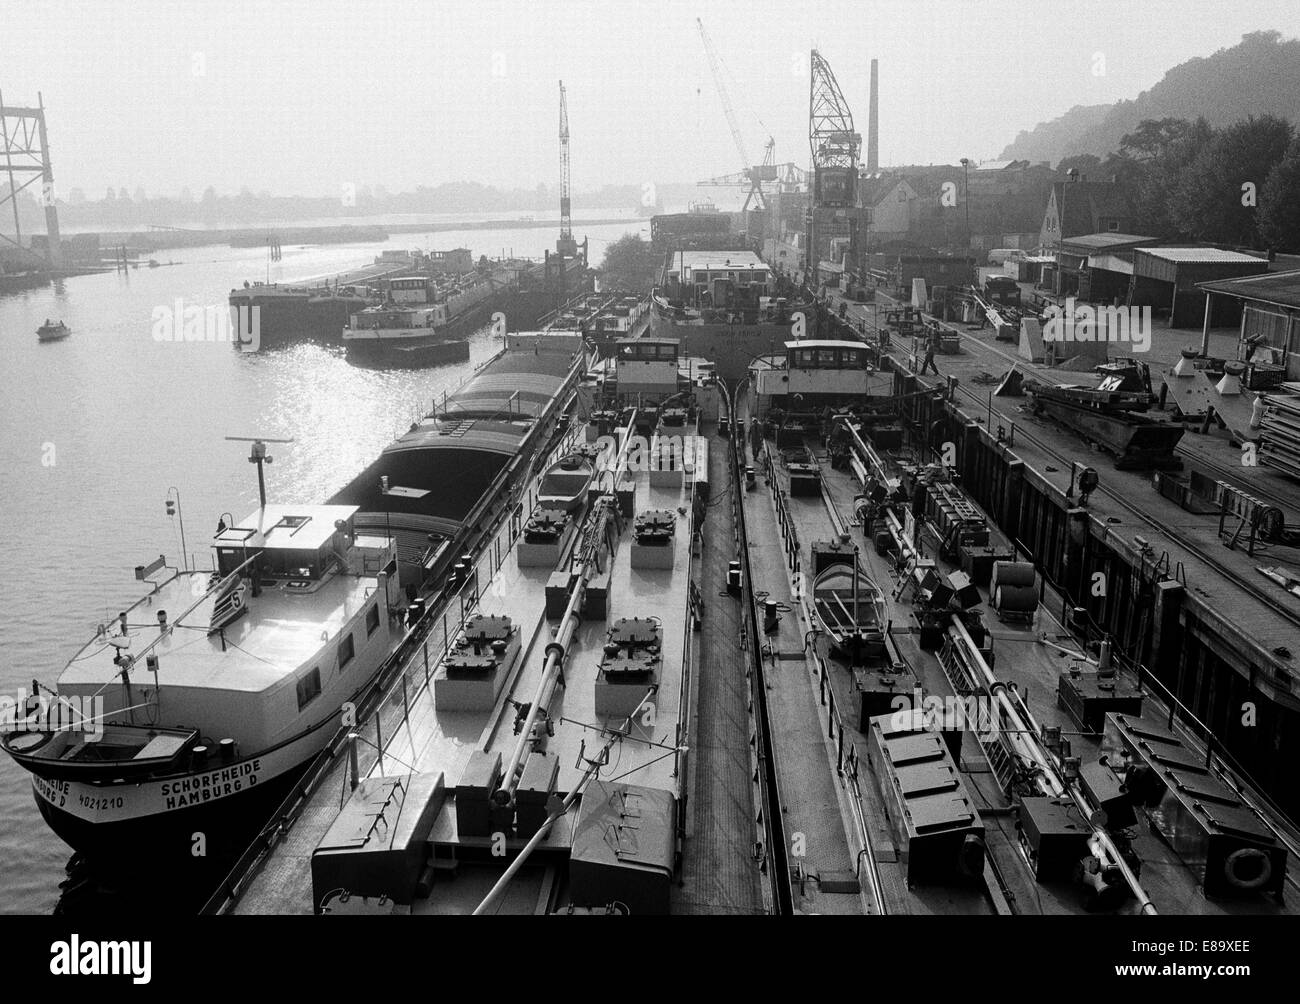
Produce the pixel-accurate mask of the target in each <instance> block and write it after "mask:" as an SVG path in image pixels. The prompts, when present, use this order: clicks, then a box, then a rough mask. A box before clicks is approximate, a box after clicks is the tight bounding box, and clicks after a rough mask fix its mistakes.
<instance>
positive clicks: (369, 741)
mask: <svg viewBox="0 0 1300 1004" xmlns="http://www.w3.org/2000/svg"><path fill="white" fill-rule="evenodd" d="M577 435H578V432H577V430H576V429H571V430H570V431H569V432H568V433H567V434H566V435H565V436H564V438H563V439H562V441H561V442H560V443H559V444H558V445H557V446H556V447H555V448H554V449H553V450H552V451H551V452H550V453H549V454H547V456H546V458H545V460H544V462H543V463H537V462H536V459H534V463H533V464H532V466H531V467H530V469H529V472H528V475H527V477H526V478H525V479H524V481H523V482H522V483H523V484H525V485H528V486H529V487H528V490H527V492H525V493H521V496H520V499H519V501H517V502H515V503H514V504H507V505H503V506H501V507H500V508H499V510H498V513H497V516H496V518H495V521H494V523H493V525H492V526H490V527H489V529H488V532H487V536H488V537H490V543H489V544H488V545H487V546H486V547H484V548H483V549H482V551H481V552H480V554H479V556H478V559H477V560H476V562H475V565H474V568H473V570H472V571H471V573H470V574H469V575H467V576H466V579H465V581H464V582H462V583H461V584H460V586H459V587H458V588H457V589H456V590H455V591H454V592H450V593H444V594H443V596H442V598H441V599H440V601H439V602H438V603H437V604H435V605H434V606H432V607H430V608H429V609H428V610H427V611H426V612H425V614H424V616H422V617H421V618H420V620H419V621H417V622H416V623H415V624H414V625H413V626H411V627H410V629H409V630H408V631H407V632H406V634H405V635H404V636H403V638H402V640H401V642H400V643H399V644H398V646H397V648H396V650H395V651H394V652H393V653H392V654H391V655H390V656H389V657H388V658H387V659H386V660H385V661H384V662H383V664H382V665H381V667H380V669H379V670H378V672H377V673H376V675H375V677H374V679H373V680H372V681H371V683H370V684H369V685H368V686H367V687H366V688H365V689H364V690H363V691H362V693H361V695H360V696H359V697H358V698H357V699H356V701H355V702H353V703H354V705H355V711H354V714H353V716H352V719H353V721H352V723H351V724H346V723H345V724H344V725H342V726H340V728H339V729H338V731H337V732H335V734H334V735H333V737H332V738H331V739H330V741H329V742H328V743H327V744H326V746H325V748H324V749H323V750H322V751H321V752H320V753H318V754H317V755H316V757H315V759H313V760H312V762H311V763H310V764H309V765H308V768H307V770H306V772H305V773H304V774H303V776H302V778H301V779H300V780H299V781H298V783H297V784H295V785H294V787H293V790H292V791H290V793H289V794H288V795H287V796H286V797H285V799H284V800H283V801H282V802H281V803H280V805H279V807H278V808H277V809H276V811H275V812H274V813H273V814H272V815H271V817H270V821H269V822H268V823H267V824H266V826H264V827H263V828H262V830H261V832H260V833H259V834H258V835H257V836H256V837H255V838H254V840H253V841H252V843H251V844H250V845H249V846H248V848H247V849H246V850H245V851H244V853H243V854H242V855H240V857H239V859H238V860H237V861H236V862H235V864H234V866H233V867H232V868H231V869H230V871H229V872H228V873H227V875H226V878H225V879H224V880H223V881H222V882H221V884H220V885H219V886H218V887H217V889H216V890H215V891H214V892H213V893H212V895H211V896H210V897H209V898H208V901H207V902H206V903H205V904H204V905H203V907H202V908H201V910H200V913H202V914H220V913H225V912H227V911H228V910H229V909H230V908H231V907H232V906H234V904H235V903H236V902H237V901H238V899H239V897H240V896H241V895H242V894H243V892H244V891H245V890H246V888H247V887H248V884H249V882H250V881H251V880H252V879H253V878H254V877H255V876H256V875H257V873H258V871H259V869H260V867H261V865H262V864H263V863H264V862H265V860H266V859H267V857H268V856H269V855H270V853H271V851H272V850H274V848H275V847H276V845H277V844H278V843H279V842H280V840H281V839H282V838H283V837H284V836H286V835H287V834H288V832H289V830H291V829H292V827H293V825H294V823H295V822H296V821H297V819H298V818H299V816H300V815H301V813H302V811H303V810H304V809H305V808H306V807H307V805H308V803H309V802H310V801H311V799H312V798H313V796H315V794H316V793H317V791H319V790H320V789H321V788H322V787H323V786H324V784H325V783H326V782H328V781H330V780H331V778H333V777H334V776H335V772H336V771H339V772H341V773H340V774H339V776H338V780H339V784H340V794H339V807H340V808H341V807H342V805H343V803H344V802H345V801H346V800H347V798H348V796H349V794H350V790H351V789H350V786H349V785H348V784H347V780H348V772H350V770H351V766H350V763H349V757H348V756H345V755H344V754H346V753H347V752H348V751H349V750H351V749H355V750H356V752H357V761H356V762H357V777H362V776H365V775H367V774H369V773H370V772H371V771H372V770H373V769H374V768H375V767H376V766H379V768H380V769H381V770H382V769H383V760H384V756H385V752H384V751H385V743H386V741H387V740H390V739H392V737H394V736H395V735H397V734H398V731H399V729H400V728H401V726H402V725H404V724H406V723H407V722H408V721H409V717H410V711H411V706H412V703H413V702H414V701H415V700H416V699H417V698H418V697H420V696H421V694H422V693H424V692H425V691H427V690H428V689H429V687H430V686H431V680H432V679H433V672H434V670H435V669H436V668H437V666H438V664H439V663H440V662H441V661H442V660H443V659H445V658H446V656H447V654H448V653H449V651H450V649H451V646H452V644H453V643H454V641H455V639H456V638H457V636H458V635H459V634H460V633H461V631H462V630H463V629H464V627H465V624H466V622H467V621H468V620H469V618H470V617H472V616H473V613H474V611H475V609H476V608H477V606H478V601H479V598H480V596H481V595H482V592H481V586H486V585H487V584H488V583H490V582H491V581H492V578H493V576H494V575H495V574H496V573H497V572H498V571H499V570H500V568H501V565H502V563H503V562H504V561H505V560H507V559H508V557H509V554H510V549H511V547H512V546H513V545H514V543H515V541H516V540H517V539H518V537H519V535H520V533H521V532H522V528H523V520H522V518H521V516H520V513H521V511H531V509H532V507H533V505H534V504H535V502H536V484H535V482H536V475H537V474H538V473H539V472H540V471H544V470H546V469H547V468H549V467H550V466H551V464H553V463H555V462H556V461H558V460H559V459H560V457H562V456H564V455H565V454H566V453H567V452H569V451H571V450H572V449H573V446H574V442H575V441H576V438H577ZM525 504H526V505H527V509H526V510H525V509H524V505H525ZM401 766H403V767H405V768H407V769H411V768H410V765H408V764H401Z"/></svg>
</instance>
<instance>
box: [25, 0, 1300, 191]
mask: <svg viewBox="0 0 1300 1004" xmlns="http://www.w3.org/2000/svg"><path fill="white" fill-rule="evenodd" d="M697 16H699V17H702V18H703V19H704V23H705V27H706V29H707V30H708V32H709V34H710V35H711V37H712V39H713V42H714V45H715V47H716V48H717V50H718V51H719V53H720V55H721V56H722V59H723V60H724V63H725V73H726V79H727V84H728V89H729V91H730V94H731V100H732V103H733V105H734V107H735V110H736V114H737V116H738V119H739V122H740V126H741V130H742V132H743V134H744V139H745V142H746V146H747V147H748V151H749V154H750V156H751V158H752V159H753V160H755V161H757V160H758V159H760V157H761V154H762V148H763V144H764V142H765V140H766V137H767V135H768V134H769V133H770V134H771V135H772V136H774V137H775V139H776V144H777V146H776V153H777V160H778V161H786V160H793V161H795V162H797V163H799V164H806V162H807V160H808V144H807V121H806V119H807V103H808V70H807V54H808V50H809V48H811V47H812V46H814V45H815V46H816V47H817V48H819V49H820V50H821V51H822V53H823V55H825V56H826V58H827V59H828V60H829V61H830V64H831V66H832V67H833V68H834V70H835V73H836V76H837V77H838V79H839V81H840V85H841V87H842V88H843V89H844V92H845V95H846V97H847V99H848V101H849V104H850V106H851V108H852V109H853V112H854V116H855V118H856V120H857V124H858V127H859V129H860V130H861V131H862V132H863V133H865V131H866V120H867V92H868V68H869V63H870V60H871V58H872V57H876V58H879V59H880V76H881V96H880V142H881V159H882V162H883V163H885V164H891V163H941V162H954V161H956V160H957V159H958V158H960V157H963V156H969V157H973V158H976V159H981V160H982V159H987V158H991V157H994V156H996V155H997V153H998V152H1000V150H1001V149H1002V148H1003V147H1004V146H1005V145H1006V144H1007V143H1009V142H1011V140H1012V139H1014V138H1015V135H1016V133H1017V132H1019V131H1020V130H1021V129H1029V128H1032V127H1033V126H1034V125H1035V124H1037V123H1038V122H1040V121H1044V120H1047V119H1050V118H1053V117H1055V116H1057V115H1059V114H1061V113H1062V112H1064V111H1066V110H1068V109H1069V108H1071V107H1072V106H1074V105H1076V104H1096V103H1103V102H1113V101H1116V100H1119V99H1122V98H1132V97H1136V96H1137V94H1138V93H1139V92H1140V91H1142V90H1144V89H1145V88H1148V87H1150V86H1151V85H1152V84H1154V83H1156V82H1157V81H1158V80H1159V79H1160V77H1161V76H1162V75H1163V74H1164V72H1165V71H1166V70H1167V69H1169V68H1170V67H1172V66H1174V65H1176V64H1177V63H1179V62H1182V61H1184V60H1186V59H1188V58H1191V57H1194V56H1208V55H1210V54H1211V53H1212V52H1214V51H1215V50H1216V49H1219V48H1223V47H1226V46H1230V45H1233V44H1235V43H1236V42H1237V41H1238V40H1239V39H1240V37H1241V36H1242V35H1243V34H1245V33H1247V32H1250V31H1256V30H1260V29H1269V28H1275V29H1277V30H1279V31H1281V32H1282V33H1283V35H1284V36H1286V37H1293V36H1295V35H1297V34H1300V4H1297V2H1296V0H1251V2H1250V3H1249V4H1224V3H1222V2H1221V0H1179V2H1165V0H1146V2H1143V0H1092V2H1090V3H1086V4H1085V3H1081V2H1079V0H1065V2H1058V0H1031V2H1027V0H1018V2H1007V3H1004V2H1001V0H984V2H975V0H969V2H968V0H928V2H926V0H912V2H906V0H903V2H892V0H891V2H885V0H879V2H872V0H858V2H853V0H821V2H816V3H814V2H803V0H785V2H781V3H775V2H767V0H734V2H732V0H726V2H718V0H715V2H705V0H693V2H690V3H687V2H676V0H665V2H637V0H605V2H589V0H541V2H532V3H522V2H511V0H474V2H459V0H455V2H442V0H364V2H362V0H351V2H336V0H319V2H278V3H253V2H240V0H226V2H221V3H217V2H197V0H196V2H193V3H168V2H162V0H141V2H132V3H119V2H112V0H110V2H84V3H79V2H62V3H60V2H42V3H26V2H21V0H3V5H2V7H0V88H2V89H3V93H4V97H5V100H6V102H7V103H9V104H27V103H29V102H30V103H34V102H35V100H36V93H37V91H41V92H43V94H44V98H45V104H46V108H47V114H48V118H49V124H50V130H51V135H50V143H51V148H52V151H53V157H54V170H55V177H56V179H57V183H58V188H59V190H61V191H62V192H65V193H66V192H67V191H68V189H69V188H70V187H73V186H76V187H81V188H83V189H85V191H86V193H87V195H88V196H90V197H91V198H98V197H100V196H102V195H103V192H104V189H105V187H107V186H109V185H113V186H115V187H116V186H126V187H127V188H128V189H130V190H131V191H134V190H135V188H136V186H143V187H144V188H145V189H146V191H148V192H149V193H150V194H165V195H175V194H177V193H178V192H179V191H180V189H181V188H182V186H186V187H189V188H190V189H191V190H192V191H193V193H194V195H195V196H196V197H197V196H198V195H199V194H201V192H202V190H203V189H204V188H206V187H207V186H208V185H212V186H214V187H215V188H216V189H217V191H218V192H219V193H221V194H233V193H235V192H237V191H238V190H239V189H240V188H241V187H243V186H247V187H248V188H250V189H252V190H253V191H254V192H257V191H261V190H263V189H266V190H269V191H271V192H272V193H274V194H277V195H294V194H303V195H326V194H328V195H336V194H337V193H338V190H339V184H340V182H344V181H349V182H352V183H354V184H356V185H358V186H361V185H384V186H386V187H388V188H389V189H390V190H393V191H397V190H401V189H409V188H412V187H414V186H415V185H417V184H427V185H436V184H439V183H442V182H446V181H480V182H482V183H484V184H491V185H497V186H502V187H516V186H518V187H525V188H532V187H535V186H536V185H537V183H538V182H545V183H546V184H548V185H554V184H555V182H556V180H557V177H558V167H557V157H558V153H557V146H558V143H557V135H556V134H557V119H558V80H559V79H561V78H563V79H564V81H565V85H566V87H567V89H568V93H569V116H570V123H571V128H572V132H573V139H572V150H573V182H574V187H575V189H576V190H579V191H580V190H582V189H585V188H595V187H599V186H600V185H602V184H606V183H629V184H632V183H635V184H642V183H644V182H647V181H652V182H658V183H663V182H667V181H694V180H698V179H699V178H704V177H708V176H711V175H715V174H723V173H728V172H732V171H736V170H739V168H740V167H741V164H740V157H739V155H738V154H737V153H736V150H735V147H734V145H733V143H732V140H731V135H730V133H729V131H728V129H727V125H726V121H725V119H724V116H723V111H722V106H721V103H720V101H719V99H718V96H717V91H716V89H715V87H714V83H713V79H712V77H711V75H710V72H709V67H708V63H707V60H706V58H705V54H704V49H703V46H702V45H701V42H700V38H699V34H698V32H697V29H696V25H695V18H696V17H697ZM1098 53H1100V54H1102V55H1103V56H1104V60H1105V73H1104V74H1102V75H1096V74H1095V73H1094V72H1093V71H1094V66H1095V65H1096V61H1095V57H1096V54H1098ZM760 120H761V122H762V123H763V125H760V124H759V123H760ZM764 126H765V127H766V129H765V128H764Z"/></svg>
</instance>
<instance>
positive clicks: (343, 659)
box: [339, 634, 356, 673]
mask: <svg viewBox="0 0 1300 1004" xmlns="http://www.w3.org/2000/svg"><path fill="white" fill-rule="evenodd" d="M355 654H356V648H355V646H354V645H353V644H352V635H351V634H345V635H344V636H343V640H342V641H341V642H339V672H340V673H341V672H343V667H344V666H346V665H347V664H348V663H349V662H351V661H352V657H353V656H354V655H355Z"/></svg>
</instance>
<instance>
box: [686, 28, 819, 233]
mask: <svg viewBox="0 0 1300 1004" xmlns="http://www.w3.org/2000/svg"><path fill="white" fill-rule="evenodd" d="M695 24H696V25H697V26H698V27H699V29H700V40H701V41H702V42H703V43H704V54H705V55H706V56H707V57H708V60H709V72H710V73H712V74H713V83H714V84H715V85H716V86H717V88H718V98H719V99H720V100H721V101H722V111H723V113H724V114H725V115H726V116H727V125H728V127H730V129H731V138H732V140H733V141H734V142H735V144H736V152H737V153H739V154H740V163H741V170H740V171H739V172H738V173H736V174H728V175H723V176H722V177H719V178H710V179H709V180H708V181H701V182H700V184H701V185H738V184H746V183H747V184H748V185H749V193H748V194H747V195H746V196H745V205H744V207H743V209H742V210H741V211H742V212H747V211H748V210H749V207H750V204H751V203H753V204H754V205H755V206H756V207H757V208H758V209H762V210H765V209H767V196H766V195H765V193H764V192H763V182H765V181H783V180H786V179H790V178H792V177H794V176H795V172H798V171H799V168H798V167H797V166H796V165H794V164H775V163H773V161H774V160H775V152H774V151H775V149H776V141H775V140H774V139H772V138H771V137H770V136H769V137H768V140H767V145H766V147H765V148H764V151H765V152H764V157H763V163H761V164H755V163H753V162H752V161H751V160H750V159H749V154H748V152H746V150H745V141H744V139H743V138H742V137H741V135H740V126H739V125H737V124H736V112H735V109H733V108H732V107H731V99H730V98H729V97H728V96H727V86H726V84H725V83H723V80H722V66H721V60H720V59H719V58H718V53H717V51H716V50H715V49H714V48H713V41H712V39H710V38H709V33H708V32H707V31H705V30H704V22H703V21H701V20H700V19H699V18H698V17H697V18H696V19H695ZM760 124H761V123H760Z"/></svg>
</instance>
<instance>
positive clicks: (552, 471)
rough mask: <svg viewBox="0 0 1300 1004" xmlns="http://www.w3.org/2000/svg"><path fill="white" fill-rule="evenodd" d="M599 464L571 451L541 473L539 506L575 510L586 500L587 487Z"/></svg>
mask: <svg viewBox="0 0 1300 1004" xmlns="http://www.w3.org/2000/svg"><path fill="white" fill-rule="evenodd" d="M595 473H596V467H595V465H594V464H593V463H592V462H591V460H590V459H588V458H587V457H586V456H584V455H582V454H581V453H570V454H569V455H568V456H567V457H564V458H562V459H560V460H557V461H556V462H555V463H554V464H552V465H551V466H550V468H549V469H548V470H547V471H546V473H545V474H543V475H542V484H541V487H540V488H539V489H538V492H537V506H538V508H541V509H561V510H563V511H564V512H576V511H577V510H579V509H581V508H582V506H583V504H584V503H585V502H586V501H587V490H588V489H589V488H590V487H591V479H592V477H593V476H594V475H595Z"/></svg>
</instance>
